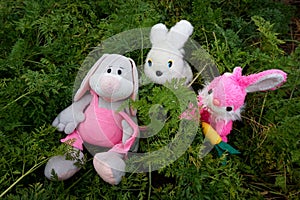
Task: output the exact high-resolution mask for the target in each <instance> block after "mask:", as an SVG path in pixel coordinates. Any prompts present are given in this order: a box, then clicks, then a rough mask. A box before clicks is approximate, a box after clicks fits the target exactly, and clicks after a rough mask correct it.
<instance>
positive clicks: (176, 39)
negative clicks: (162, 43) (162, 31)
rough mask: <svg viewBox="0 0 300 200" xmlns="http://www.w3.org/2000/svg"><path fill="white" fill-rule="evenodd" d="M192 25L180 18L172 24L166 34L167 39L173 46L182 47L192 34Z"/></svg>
mask: <svg viewBox="0 0 300 200" xmlns="http://www.w3.org/2000/svg"><path fill="white" fill-rule="evenodd" d="M193 30H194V27H193V26H192V25H191V23H190V22H188V21H187V20H181V21H179V22H177V23H176V24H175V26H173V27H172V28H171V29H170V31H169V33H168V35H167V40H168V42H169V43H171V44H172V45H173V46H174V47H175V48H177V49H181V48H183V47H184V44H185V43H186V41H187V40H188V39H189V37H190V36H191V35H192V33H193Z"/></svg>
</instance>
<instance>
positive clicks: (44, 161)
mask: <svg viewBox="0 0 300 200" xmlns="http://www.w3.org/2000/svg"><path fill="white" fill-rule="evenodd" d="M47 160H48V159H45V160H43V161H41V162H39V163H37V164H35V165H34V166H33V167H32V168H30V169H29V170H28V171H27V172H26V173H25V174H23V175H22V176H21V177H20V178H18V179H17V180H16V181H15V182H14V183H13V184H11V185H10V186H9V187H8V188H7V189H6V190H5V191H4V192H2V193H1V195H0V198H2V197H3V196H4V195H5V194H6V193H7V192H8V191H9V190H11V189H12V188H13V187H14V186H15V185H16V184H17V183H19V182H20V181H21V180H22V179H23V178H24V177H25V176H27V175H28V174H30V173H32V172H34V171H35V170H36V169H38V168H39V167H40V166H42V165H43V164H45V163H46V161H47Z"/></svg>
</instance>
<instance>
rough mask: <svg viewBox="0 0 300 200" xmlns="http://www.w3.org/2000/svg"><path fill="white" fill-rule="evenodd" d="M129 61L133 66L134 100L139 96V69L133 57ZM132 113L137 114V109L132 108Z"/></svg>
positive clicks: (132, 96)
mask: <svg viewBox="0 0 300 200" xmlns="http://www.w3.org/2000/svg"><path fill="white" fill-rule="evenodd" d="M129 61H130V63H131V66H132V80H133V92H132V95H131V99H132V100H133V101H135V100H136V98H137V93H138V89H139V79H138V71H137V68H136V65H135V62H134V61H133V60H132V59H131V58H129ZM130 114H131V115H133V116H135V115H136V111H135V110H134V109H132V108H130Z"/></svg>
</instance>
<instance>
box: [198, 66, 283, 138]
mask: <svg viewBox="0 0 300 200" xmlns="http://www.w3.org/2000/svg"><path fill="white" fill-rule="evenodd" d="M286 78H287V75H286V73H284V72H283V71H281V70H276V69H272V70H266V71H263V72H260V73H257V74H252V75H248V76H243V75H242V68H240V67H236V68H235V69H234V71H233V73H225V74H223V75H222V76H219V77H216V78H215V79H214V80H213V81H212V82H211V83H209V84H208V85H206V86H205V87H204V88H203V90H201V91H200V92H199V95H198V106H199V108H200V115H201V121H202V122H206V123H208V124H210V126H211V127H212V128H213V129H215V131H216V132H217V133H218V134H219V136H220V137H221V139H222V141H223V142H227V135H228V134H229V133H230V131H231V129H232V122H233V121H235V120H238V119H240V118H241V116H240V115H241V110H242V109H243V106H244V103H245V97H246V95H247V93H249V92H256V91H266V90H274V89H276V88H277V87H279V86H280V85H282V84H283V83H284V82H285V81H286Z"/></svg>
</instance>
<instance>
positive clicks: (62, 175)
mask: <svg viewBox="0 0 300 200" xmlns="http://www.w3.org/2000/svg"><path fill="white" fill-rule="evenodd" d="M79 156H80V158H81V159H82V157H83V154H82V152H80V155H79ZM76 163H78V160H67V159H66V156H65V155H64V156H54V157H52V158H50V160H49V161H48V162H47V164H46V167H45V170H44V174H45V176H46V177H47V178H48V179H49V180H59V181H63V180H66V179H68V178H71V177H72V176H73V175H74V174H75V173H76V172H78V171H79V170H80V167H79V166H78V165H76Z"/></svg>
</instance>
